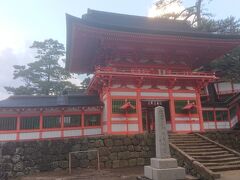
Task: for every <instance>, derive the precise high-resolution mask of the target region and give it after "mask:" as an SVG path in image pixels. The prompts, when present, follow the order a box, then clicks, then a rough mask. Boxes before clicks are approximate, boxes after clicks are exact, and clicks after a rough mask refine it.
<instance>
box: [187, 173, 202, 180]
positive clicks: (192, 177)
mask: <svg viewBox="0 0 240 180" xmlns="http://www.w3.org/2000/svg"><path fill="white" fill-rule="evenodd" d="M185 180H199V178H197V177H194V176H192V175H189V174H187V175H186V177H185Z"/></svg>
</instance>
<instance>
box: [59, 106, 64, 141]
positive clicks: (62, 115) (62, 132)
mask: <svg viewBox="0 0 240 180" xmlns="http://www.w3.org/2000/svg"><path fill="white" fill-rule="evenodd" d="M60 118H61V137H62V138H63V137H64V110H62V111H61V117H60Z"/></svg>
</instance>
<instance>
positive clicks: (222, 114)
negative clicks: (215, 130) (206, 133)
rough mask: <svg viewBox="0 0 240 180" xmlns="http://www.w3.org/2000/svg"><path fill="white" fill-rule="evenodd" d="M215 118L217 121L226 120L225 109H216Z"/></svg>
mask: <svg viewBox="0 0 240 180" xmlns="http://www.w3.org/2000/svg"><path fill="white" fill-rule="evenodd" d="M216 120H217V121H228V112H227V111H216Z"/></svg>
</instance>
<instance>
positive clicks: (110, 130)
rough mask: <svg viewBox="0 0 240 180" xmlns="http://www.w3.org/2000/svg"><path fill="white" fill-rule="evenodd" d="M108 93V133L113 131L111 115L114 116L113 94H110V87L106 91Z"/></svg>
mask: <svg viewBox="0 0 240 180" xmlns="http://www.w3.org/2000/svg"><path fill="white" fill-rule="evenodd" d="M106 95H107V133H108V134H111V133H112V128H111V117H112V102H111V99H112V98H111V95H110V90H109V88H108V89H107V91H106Z"/></svg>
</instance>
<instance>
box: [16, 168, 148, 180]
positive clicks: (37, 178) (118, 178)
mask: <svg viewBox="0 0 240 180" xmlns="http://www.w3.org/2000/svg"><path fill="white" fill-rule="evenodd" d="M139 175H143V167H133V168H121V169H110V170H101V171H97V170H95V169H75V170H73V172H72V175H69V174H68V171H62V170H61V171H57V172H44V173H39V174H34V175H31V176H24V177H19V178H15V179H14V180H123V179H124V180H136V177H137V176H139ZM12 180H13V179H12Z"/></svg>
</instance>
